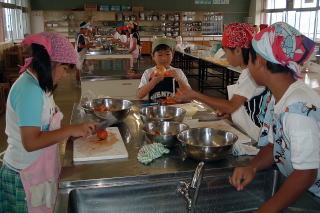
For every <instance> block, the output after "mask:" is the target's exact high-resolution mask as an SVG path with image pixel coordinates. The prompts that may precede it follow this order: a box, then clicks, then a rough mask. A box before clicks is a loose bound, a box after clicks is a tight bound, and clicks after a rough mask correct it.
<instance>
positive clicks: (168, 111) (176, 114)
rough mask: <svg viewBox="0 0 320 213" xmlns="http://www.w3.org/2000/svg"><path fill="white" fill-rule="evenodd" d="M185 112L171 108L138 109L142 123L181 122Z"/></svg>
mask: <svg viewBox="0 0 320 213" xmlns="http://www.w3.org/2000/svg"><path fill="white" fill-rule="evenodd" d="M186 112H187V111H186V110H184V109H182V108H178V107H173V106H148V107H144V108H142V109H140V117H141V120H142V121H143V122H144V123H147V122H151V121H176V122H182V121H183V118H184V116H185V115H186Z"/></svg>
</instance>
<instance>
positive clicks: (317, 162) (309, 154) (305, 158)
mask: <svg viewBox="0 0 320 213" xmlns="http://www.w3.org/2000/svg"><path fill="white" fill-rule="evenodd" d="M297 121H298V122H297ZM283 128H284V129H285V135H286V136H287V138H288V139H289V140H290V146H291V161H292V165H293V168H294V169H300V170H305V169H316V168H319V167H320V134H319V131H320V128H319V125H318V123H317V122H316V121H315V120H314V119H312V118H309V117H306V116H303V115H299V114H295V113H288V114H287V115H285V118H284V121H283Z"/></svg>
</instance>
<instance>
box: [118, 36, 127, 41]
mask: <svg viewBox="0 0 320 213" xmlns="http://www.w3.org/2000/svg"><path fill="white" fill-rule="evenodd" d="M119 39H120V41H121V42H122V43H127V42H128V37H127V36H126V35H120V36H119Z"/></svg>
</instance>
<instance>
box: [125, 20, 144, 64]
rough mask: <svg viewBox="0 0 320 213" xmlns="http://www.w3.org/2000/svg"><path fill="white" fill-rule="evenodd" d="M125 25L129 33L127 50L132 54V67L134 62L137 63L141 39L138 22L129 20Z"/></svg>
mask: <svg viewBox="0 0 320 213" xmlns="http://www.w3.org/2000/svg"><path fill="white" fill-rule="evenodd" d="M127 27H128V31H129V33H130V38H129V50H128V52H129V53H130V54H131V55H132V57H131V60H130V68H131V69H133V67H134V64H135V63H137V59H138V58H139V56H140V49H141V41H140V35H139V32H138V24H137V23H134V22H130V23H129V24H128V26H127Z"/></svg>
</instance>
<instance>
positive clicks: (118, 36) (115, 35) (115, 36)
mask: <svg viewBox="0 0 320 213" xmlns="http://www.w3.org/2000/svg"><path fill="white" fill-rule="evenodd" d="M120 36H121V35H120V33H118V32H117V31H116V32H115V33H114V34H113V38H114V39H120Z"/></svg>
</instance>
